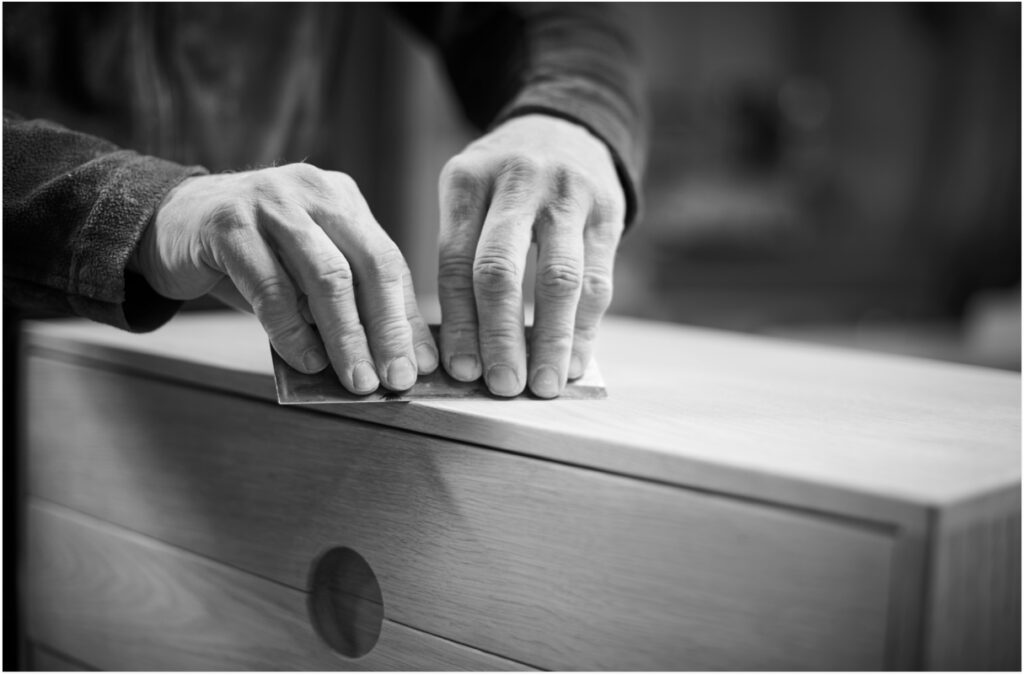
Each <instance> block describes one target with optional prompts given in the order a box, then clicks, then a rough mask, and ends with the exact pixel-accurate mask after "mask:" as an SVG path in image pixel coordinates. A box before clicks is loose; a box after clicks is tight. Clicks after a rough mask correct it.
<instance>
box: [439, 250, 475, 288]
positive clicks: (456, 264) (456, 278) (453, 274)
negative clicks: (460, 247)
mask: <svg viewBox="0 0 1024 675" xmlns="http://www.w3.org/2000/svg"><path fill="white" fill-rule="evenodd" d="M437 285H438V290H440V291H441V292H442V293H452V292H456V293H458V292H464V291H471V290H473V258H471V257H469V256H465V255H451V256H445V257H444V258H443V259H442V260H441V261H440V264H439V265H438V268H437Z"/></svg>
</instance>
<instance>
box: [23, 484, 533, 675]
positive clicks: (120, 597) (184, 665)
mask: <svg viewBox="0 0 1024 675" xmlns="http://www.w3.org/2000/svg"><path fill="white" fill-rule="evenodd" d="M28 514H29V524H30V527H29V533H30V537H29V546H28V558H27V559H28V565H27V567H28V569H29V570H30V574H29V583H28V584H27V588H26V591H27V592H26V594H25V598H26V600H27V603H26V605H27V607H28V610H29V611H28V615H29V631H30V634H31V635H32V637H33V638H34V639H36V640H39V641H42V642H43V643H45V644H47V645H54V646H55V647H56V648H58V649H59V650H60V651H61V652H62V653H69V654H74V655H75V657H76V658H77V659H78V660H80V661H81V662H82V663H84V664H88V665H89V666H90V667H93V668H103V669H105V670H128V671H132V670H183V669H187V670H280V669H301V670H320V671H325V670H336V669H338V668H339V667H340V668H344V669H347V670H432V671H437V670H521V669H522V668H521V667H520V666H519V665H518V664H516V663H513V662H511V661H506V660H504V659H500V658H498V657H495V656H492V655H490V654H484V653H483V652H479V651H477V650H474V649H470V648H469V647H465V646H463V645H459V644H455V643H452V642H449V641H447V640H443V639H442V638H439V637H435V636H433V635H428V634H426V633H421V632H419V631H416V630H413V629H411V628H408V627H406V626H403V625H401V624H396V623H392V622H390V621H384V622H383V623H382V625H381V626H380V631H379V639H378V640H377V643H376V645H375V647H374V649H373V650H372V651H371V653H369V654H367V655H366V656H365V657H363V658H359V659H344V658H342V657H341V656H339V655H338V654H335V653H333V652H332V651H331V649H330V648H329V647H328V646H327V645H326V644H324V643H323V642H321V641H320V640H319V639H318V638H317V636H316V634H315V633H314V631H313V630H311V629H310V625H309V620H308V618H307V611H306V605H307V597H306V594H305V593H303V592H302V591H298V590H295V589H291V588H287V587H285V586H282V585H281V584H276V583H274V582H272V581H269V580H267V579H262V578H260V577H257V576H254V575H251V574H247V573H246V572H242V571H240V570H237V569H234V568H231V567H228V566H226V565H223V564H220V563H216V562H213V561H211V560H209V559H207V558H203V557H200V556H196V555H193V554H189V553H186V552H184V551H181V550H178V549H175V548H173V547H171V546H167V545H166V544H162V543H160V542H157V541H154V540H152V539H150V538H148V537H143V536H140V535H138V534H135V533H133V532H129V531H127V530H124V529H122V528H119V527H116V526H112V525H109V524H106V523H104V522H103V521H96V520H94V519H92V518H90V517H88V516H82V515H81V514H78V513H77V512H75V511H69V510H66V509H63V508H62V507H57V506H53V505H51V504H47V503H45V502H43V503H35V504H33V505H32V506H31V507H30V509H29V511H28ZM38 665H39V666H46V665H48V664H47V663H42V664H38ZM49 665H54V666H56V665H58V664H49ZM41 669H43V670H47V669H50V668H45V667H43V668H41ZM57 669H63V668H57ZM79 669H82V668H79Z"/></svg>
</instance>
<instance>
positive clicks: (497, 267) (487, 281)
mask: <svg viewBox="0 0 1024 675" xmlns="http://www.w3.org/2000/svg"><path fill="white" fill-rule="evenodd" d="M518 281H519V266H518V265H517V264H516V263H515V262H514V261H513V260H512V259H511V258H509V257H508V256H505V255H500V254H484V255H481V256H479V257H477V259H476V261H475V262H474V263H473V285H474V286H475V287H477V288H479V289H481V290H483V291H494V292H504V291H508V290H510V289H514V288H515V287H516V286H517V285H518Z"/></svg>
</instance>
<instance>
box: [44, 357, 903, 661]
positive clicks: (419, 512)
mask: <svg viewBox="0 0 1024 675" xmlns="http://www.w3.org/2000/svg"><path fill="white" fill-rule="evenodd" d="M29 371H30V375H29V382H30V384H31V386H30V400H29V405H28V409H29V410H30V411H31V412H32V416H31V420H30V428H29V434H30V439H29V446H30V448H31V453H30V460H29V461H30V475H31V490H32V492H33V493H34V494H37V495H40V496H42V497H45V498H47V499H49V500H52V501H55V502H58V503H61V504H64V505H66V506H68V507H72V508H75V509H78V510H81V511H83V512H85V513H89V514H92V515H93V516H95V517H97V518H102V519H104V520H108V521H111V522H114V523H117V524H119V525H121V526H123V527H126V528H129V529H132V530H135V531H138V532H142V533H145V534H147V535H149V536H152V537H155V538H157V539H160V540H163V541H166V542H168V543H170V544H173V545H175V546H178V547H181V548H184V549H187V550H190V551H193V552H195V553H198V554H201V555H204V556H208V557H210V558H213V559H217V560H221V561H222V562H224V563H225V564H228V565H230V566H232V567H236V568H239V569H242V570H246V571H248V572H250V573H254V574H258V575H260V576H262V577H265V578H268V579H273V580H275V581H277V582H279V583H282V584H285V585H288V586H290V587H293V588H296V589H304V588H305V584H306V583H307V575H308V571H309V570H308V567H309V564H310V562H311V561H312V560H313V559H314V558H315V557H316V556H317V555H319V553H321V552H322V551H323V550H325V549H326V548H329V547H333V546H338V545H344V546H349V547H351V548H353V549H354V550H356V551H357V552H359V553H360V554H361V555H362V556H364V557H365V558H366V560H367V561H368V562H369V563H370V565H371V566H372V568H373V569H374V570H375V571H376V573H377V577H378V579H379V581H380V584H381V588H382V591H383V594H384V602H385V617H386V618H387V619H390V620H392V621H397V622H399V623H402V624H405V625H408V626H412V627H415V628H417V629H420V630H424V631H427V632H430V633H433V634H437V635H441V636H444V637H446V638H449V639H452V640H455V641H457V642H460V643H463V644H467V645H472V646H473V647H476V648H479V649H483V650H485V651H487V652H491V653H496V654H503V655H506V656H508V657H509V658H512V659H514V660H516V661H521V662H524V663H529V664H531V665H534V666H538V667H543V668H556V669H624V670H648V669H664V668H669V669H720V668H724V669H728V668H738V669H765V668H776V669H784V670H785V669H794V668H796V669H799V668H814V669H820V668H826V669H833V668H844V669H864V668H866V669H873V668H879V667H881V666H882V665H883V658H884V650H885V639H886V634H887V610H888V607H887V602H888V600H887V597H886V596H887V591H888V584H889V578H890V564H891V560H892V555H893V540H892V537H891V534H892V532H890V531H889V530H885V529H879V528H874V527H866V526H863V525H858V524H857V523H854V522H849V521H845V520H834V519H831V518H823V517H817V516H812V515H801V514H798V513H793V512H789V511H788V510H785V509H779V508H772V507H770V506H767V505H764V504H756V503H744V502H741V501H737V500H734V499H728V498H724V497H720V496H715V495H709V494H699V493H692V492H688V491H685V490H679V489H676V488H672V487H668V486H664V485H659V484H653V483H648V482H644V481H638V480H634V479H629V478H624V477H620V476H612V475H608V474H604V473H601V472H596V471H590V470H585V469H582V468H576V467H569V466H563V465H559V464H554V463H551V462H545V461H539V460H536V459H531V458H527V457H521V456H516V455H511V454H507V453H501V452H495V451H493V450H487V449H482V448H477V447H472V446H467V445H464V444H460V443H455V442H451V441H446V440H443V439H438V438H428V437H422V436H416V435H413V434H409V433H405V432H400V431H396V430H393V429H386V428H383V427H379V426H374V425H367V424H363V423H359V422H356V421H352V420H346V419H342V418H338V417H334V416H329V415H321V414H314V413H311V412H306V411H303V410H295V409H291V408H282V407H279V406H277V405H276V404H273V403H264V402H261V401H256V400H243V399H240V398H238V397H235V396H228V395H224V394H220V393H217V392H212V391H201V390H194V389H193V390H188V389H185V388H183V387H179V386H176V385H173V384H169V383H164V382H154V381H147V380H146V379H143V378H138V377H134V376H129V375H119V374H116V373H111V372H104V371H101V370H96V369H90V368H85V367H81V366H77V365H72V364H67V363H60V362H56V361H52V360H47V359H40V358H33V359H30V362H29ZM55 421H57V422H56V423H55Z"/></svg>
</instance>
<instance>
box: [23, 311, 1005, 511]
mask: <svg viewBox="0 0 1024 675" xmlns="http://www.w3.org/2000/svg"><path fill="white" fill-rule="evenodd" d="M28 336H29V337H28V340H27V342H28V344H29V346H30V347H31V348H36V349H38V348H43V349H46V350H56V351H58V352H62V353H65V354H69V355H71V356H73V357H74V356H80V357H85V358H89V359H93V360H99V361H101V362H103V363H110V364H114V365H117V364H121V365H124V366H126V367H130V368H132V369H134V370H142V371H143V372H150V373H152V374H154V375H159V376H162V377H170V378H172V379H181V380H183V381H186V382H189V383H193V384H202V385H204V386H208V387H214V388H224V389H226V390H229V391H234V392H236V393H245V394H249V395H255V396H258V397H262V398H271V399H272V398H274V386H273V374H272V373H273V371H272V366H271V359H270V352H269V345H268V342H267V339H266V335H265V333H264V332H263V330H262V328H261V327H260V325H259V323H258V322H257V321H256V320H255V319H254V318H253V317H251V316H249V315H244V314H238V313H221V312H215V313H196V314H182V315H179V316H178V317H176V318H175V319H174V320H172V321H171V322H170V323H169V324H167V325H166V326H164V327H163V328H161V329H159V330H158V331H156V332H154V333H150V334H145V335H135V334H130V333H125V332H121V331H118V330H115V329H113V328H110V327H107V326H102V325H99V324H94V323H90V322H86V321H81V320H67V321H54V322H45V323H43V322H33V323H29V324H28ZM597 358H598V363H599V364H600V368H601V372H602V375H603V376H604V380H605V383H606V386H607V388H608V398H607V399H604V400H599V401H558V400H555V401H538V400H526V399H522V400H512V401H503V400H458V401H447V402H437V401H431V402H412V403H397V404H396V403H378V404H357V405H353V404H347V405H344V404H343V405H327V406H315V408H316V409H317V410H320V411H322V412H325V413H329V414H337V415H342V416H346V417H352V418H357V419H362V420H365V421H370V422H376V423H381V424H386V425H388V426H392V427H396V428H404V429H409V430H412V431H417V432H424V433H430V434H434V435H437V436H444V437H448V438H452V439H455V440H461V441H466V442H471V443H476V444H480V445H484V446H488V447H492V448H498V449H501V450H508V451H514V452H518V453H521V454H526V455H533V456H538V457H542V458H545V459H551V460H556V461H560V462H565V463H569V464H574V465H580V466H585V467H590V468H594V469H599V470H603V471H610V472H615V473H621V474H626V475H633V476H637V477H641V478H645V479H650V480H656V481H662V482H667V483H674V484H680V485H689V486H694V487H700V488H703V489H708V490H713V491H724V492H728V493H732V494H742V495H747V496H751V497H752V498H756V499H768V500H775V499H782V500H784V501H788V502H791V503H795V504H800V505H804V506H807V507H808V508H814V509H822V508H823V509H826V510H838V511H843V512H846V511H851V512H854V513H855V514H856V515H858V516H868V517H871V516H872V515H877V516H878V517H879V518H883V519H887V518H888V517H889V516H888V515H887V514H886V513H881V512H879V513H874V512H873V509H876V508H881V509H882V511H885V509H886V508H890V507H892V508H896V509H897V510H898V509H900V508H904V507H907V506H908V505H909V506H911V507H914V508H919V507H942V506H945V505H949V504H953V503H956V502H958V501H964V500H971V499H975V498H978V497H983V496H984V495H986V494H989V493H994V492H1000V491H1002V492H1005V491H1006V490H1008V489H1009V490H1014V489H1016V490H1018V491H1019V486H1020V474H1021V452H1020V450H1021V426H1020V421H1021V380H1020V375H1019V374H1016V373H1007V372H1001V371H996V370H991V369H984V368H972V367H967V366H960V365H954V364H945V363H939V362H933V361H925V360H921V359H910V358H904V357H895V356H884V355H877V354H869V353H864V352H857V351H853V350H845V349H835V348H828V347H819V346H812V345H807V344H802V343H796V342H789V341H785V340H779V339H772V338H764V337H755V336H747V335H740V334H733V333H727V332H721V331H713V330H707V329H698V328H692V327H683V326H677V325H670V324H658V323H652V322H645V321H637V320H631V319H624V318H619V317H608V318H607V319H606V320H605V322H604V324H603V328H602V332H601V336H600V342H599V346H598V354H597ZM873 503H875V505H872V504H873ZM877 504H881V505H882V506H877ZM886 505H888V506H886ZM889 515H891V514H889Z"/></svg>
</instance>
